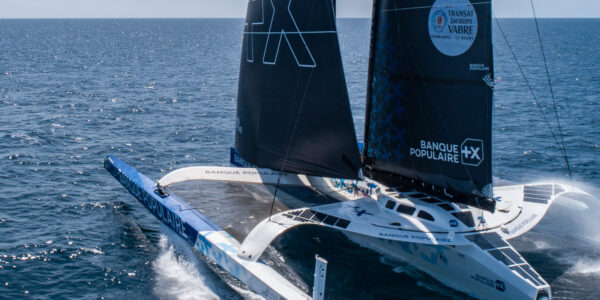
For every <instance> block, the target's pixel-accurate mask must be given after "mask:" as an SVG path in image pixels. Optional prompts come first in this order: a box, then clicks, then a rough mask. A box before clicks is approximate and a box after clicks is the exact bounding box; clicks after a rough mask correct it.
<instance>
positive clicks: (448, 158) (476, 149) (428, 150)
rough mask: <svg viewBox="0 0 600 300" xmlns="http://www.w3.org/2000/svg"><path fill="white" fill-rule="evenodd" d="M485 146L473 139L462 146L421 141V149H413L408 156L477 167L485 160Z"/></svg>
mask: <svg viewBox="0 0 600 300" xmlns="http://www.w3.org/2000/svg"><path fill="white" fill-rule="evenodd" d="M483 146H484V145H483V141H482V140H478V139H471V138H467V139H465V140H464V141H463V142H462V144H460V145H458V144H451V143H443V142H435V141H426V140H421V141H420V143H419V147H418V148H415V147H411V148H410V149H409V153H408V154H409V156H411V157H415V158H420V159H427V160H435V161H441V162H446V163H453V164H463V165H466V166H473V167H477V166H479V165H480V164H481V163H482V162H483V160H484V159H485V157H484V155H483Z"/></svg>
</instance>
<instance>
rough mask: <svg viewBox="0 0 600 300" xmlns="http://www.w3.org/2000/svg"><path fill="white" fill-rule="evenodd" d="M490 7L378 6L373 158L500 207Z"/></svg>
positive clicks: (423, 2) (424, 1)
mask: <svg viewBox="0 0 600 300" xmlns="http://www.w3.org/2000/svg"><path fill="white" fill-rule="evenodd" d="M491 27H492V24H491V1H490V0H376V1H375V4H374V11H373V28H372V37H371V57H370V65H369V83H368V84H369V85H368V92H367V112H366V126H365V147H364V152H363V160H364V163H365V165H366V166H367V170H369V171H370V172H371V173H372V174H375V175H377V174H379V175H380V176H384V177H386V178H388V179H389V178H401V179H403V181H404V182H407V181H408V182H411V183H412V184H416V185H419V186H422V187H427V188H428V189H429V188H431V189H433V190H434V191H438V192H440V193H441V194H444V195H448V196H450V197H451V198H453V199H455V200H457V201H460V202H467V203H470V204H475V205H477V206H480V207H483V208H486V209H493V201H492V200H491V199H490V198H491V196H492V186H491V183H492V160H491V154H492V151H491V142H492V141H491V140H492V93H493V81H492V78H494V77H493V66H492V64H493V56H492V31H491V29H492V28H491Z"/></svg>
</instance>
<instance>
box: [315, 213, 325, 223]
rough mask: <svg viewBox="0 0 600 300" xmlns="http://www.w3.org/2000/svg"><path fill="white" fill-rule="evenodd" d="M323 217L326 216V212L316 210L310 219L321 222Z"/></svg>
mask: <svg viewBox="0 0 600 300" xmlns="http://www.w3.org/2000/svg"><path fill="white" fill-rule="evenodd" d="M325 218H327V215H326V214H324V213H320V212H318V213H316V214H315V215H314V216H313V218H312V219H313V220H315V221H317V222H323V220H325Z"/></svg>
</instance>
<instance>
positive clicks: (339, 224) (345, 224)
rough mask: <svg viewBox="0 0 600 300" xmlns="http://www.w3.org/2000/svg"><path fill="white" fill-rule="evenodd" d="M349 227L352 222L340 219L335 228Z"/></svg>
mask: <svg viewBox="0 0 600 300" xmlns="http://www.w3.org/2000/svg"><path fill="white" fill-rule="evenodd" d="M348 225H350V221H348V220H346V219H340V220H339V221H337V223H335V226H337V227H341V228H347V227H348Z"/></svg>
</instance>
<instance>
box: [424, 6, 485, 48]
mask: <svg viewBox="0 0 600 300" xmlns="http://www.w3.org/2000/svg"><path fill="white" fill-rule="evenodd" d="M429 37H430V38H431V42H432V43H433V45H434V46H435V48H436V49H438V51H440V52H441V53H442V54H444V55H447V56H458V55H461V54H463V53H465V52H466V51H467V50H469V49H470V48H471V46H472V45H473V43H474V42H475V38H476V37H477V14H476V13H475V9H474V8H473V5H472V4H471V2H470V1H469V0H436V1H435V3H434V4H433V6H432V7H431V11H430V12H429Z"/></svg>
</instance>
